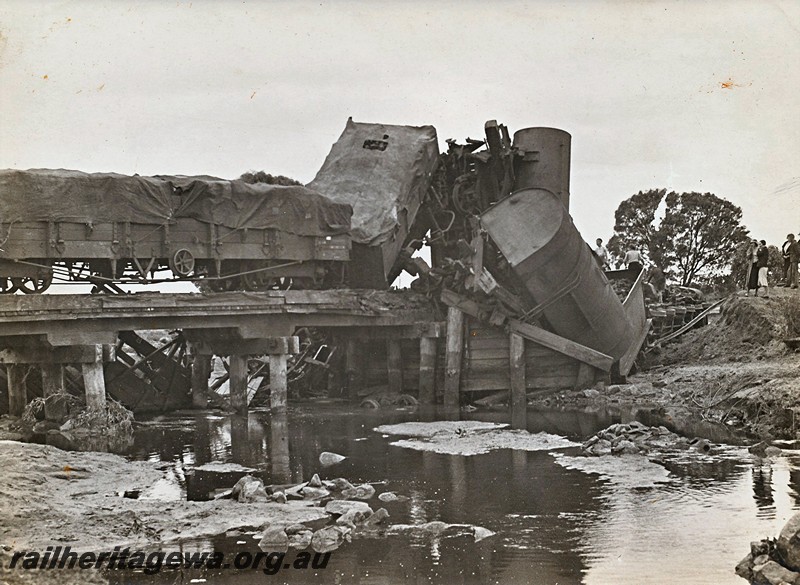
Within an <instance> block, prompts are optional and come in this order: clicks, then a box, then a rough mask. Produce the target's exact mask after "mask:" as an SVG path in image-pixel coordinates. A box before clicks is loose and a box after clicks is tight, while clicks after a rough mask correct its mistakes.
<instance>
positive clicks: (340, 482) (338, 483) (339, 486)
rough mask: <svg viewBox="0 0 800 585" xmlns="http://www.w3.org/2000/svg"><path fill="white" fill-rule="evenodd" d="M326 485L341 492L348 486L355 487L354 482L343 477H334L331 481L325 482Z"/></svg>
mask: <svg viewBox="0 0 800 585" xmlns="http://www.w3.org/2000/svg"><path fill="white" fill-rule="evenodd" d="M325 486H326V487H327V488H328V489H331V490H334V491H337V492H341V491H344V490H346V489H348V488H351V487H353V484H352V483H350V482H349V481H347V480H346V479H344V478H343V477H337V478H336V479H332V480H330V481H326V482H325Z"/></svg>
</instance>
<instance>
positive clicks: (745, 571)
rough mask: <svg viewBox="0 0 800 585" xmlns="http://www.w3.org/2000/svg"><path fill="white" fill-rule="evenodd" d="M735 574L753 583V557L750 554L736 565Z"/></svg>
mask: <svg viewBox="0 0 800 585" xmlns="http://www.w3.org/2000/svg"><path fill="white" fill-rule="evenodd" d="M735 572H736V574H737V575H739V576H740V577H741V578H742V579H747V580H748V581H751V580H752V579H753V555H752V554H749V555H747V556H746V557H744V558H743V559H742V560H741V561H739V563H738V564H737V565H736V569H735Z"/></svg>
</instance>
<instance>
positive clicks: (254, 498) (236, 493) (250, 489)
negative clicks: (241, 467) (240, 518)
mask: <svg viewBox="0 0 800 585" xmlns="http://www.w3.org/2000/svg"><path fill="white" fill-rule="evenodd" d="M231 497H234V498H236V499H238V500H239V501H240V502H242V503H251V502H268V501H269V496H268V495H267V491H266V490H265V489H264V482H262V481H261V480H260V479H256V478H255V477H253V476H252V475H245V476H244V477H242V478H241V479H240V480H239V481H237V482H236V484H235V485H234V486H233V490H231Z"/></svg>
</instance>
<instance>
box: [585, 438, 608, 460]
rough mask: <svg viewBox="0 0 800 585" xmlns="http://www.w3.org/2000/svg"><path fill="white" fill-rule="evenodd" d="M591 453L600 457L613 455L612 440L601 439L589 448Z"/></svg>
mask: <svg viewBox="0 0 800 585" xmlns="http://www.w3.org/2000/svg"><path fill="white" fill-rule="evenodd" d="M589 453H590V454H592V455H596V456H598V457H600V456H603V455H611V441H608V440H606V439H600V440H599V441H597V443H595V444H594V445H593V446H592V448H591V449H590V450H589Z"/></svg>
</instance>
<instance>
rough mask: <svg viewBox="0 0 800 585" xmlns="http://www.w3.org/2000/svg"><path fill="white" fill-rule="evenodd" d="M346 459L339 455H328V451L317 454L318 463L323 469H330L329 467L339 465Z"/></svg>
mask: <svg viewBox="0 0 800 585" xmlns="http://www.w3.org/2000/svg"><path fill="white" fill-rule="evenodd" d="M345 459H347V457H345V456H344V455H339V454H338V453H330V452H328V451H324V452H322V453H320V454H319V463H320V465H322V466H323V467H330V466H331V465H336V464H337V463H341V462H342V461H344V460H345Z"/></svg>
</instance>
